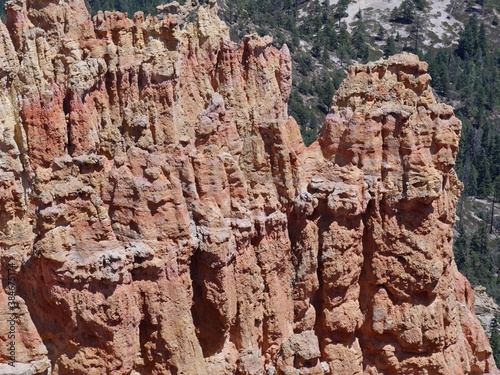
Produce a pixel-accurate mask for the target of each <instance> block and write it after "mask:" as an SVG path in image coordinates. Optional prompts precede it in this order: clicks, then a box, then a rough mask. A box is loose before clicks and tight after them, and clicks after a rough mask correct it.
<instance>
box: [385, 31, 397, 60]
mask: <svg viewBox="0 0 500 375" xmlns="http://www.w3.org/2000/svg"><path fill="white" fill-rule="evenodd" d="M395 53H396V42H395V40H394V38H393V37H392V36H390V37H388V38H387V41H386V43H385V47H384V56H385V57H389V56H392V55H394V54H395Z"/></svg>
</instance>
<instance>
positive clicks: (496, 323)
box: [490, 314, 500, 363]
mask: <svg viewBox="0 0 500 375" xmlns="http://www.w3.org/2000/svg"><path fill="white" fill-rule="evenodd" d="M499 330H500V314H495V317H494V318H493V320H492V321H491V324H490V331H491V334H490V345H491V350H492V352H493V357H494V358H495V362H496V363H500V332H499Z"/></svg>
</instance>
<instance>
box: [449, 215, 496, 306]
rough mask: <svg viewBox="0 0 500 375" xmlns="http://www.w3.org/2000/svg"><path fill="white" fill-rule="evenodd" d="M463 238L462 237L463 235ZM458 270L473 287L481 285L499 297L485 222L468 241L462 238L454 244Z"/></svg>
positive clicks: (494, 265)
mask: <svg viewBox="0 0 500 375" xmlns="http://www.w3.org/2000/svg"><path fill="white" fill-rule="evenodd" d="M463 236H464V235H463ZM454 252H455V256H456V262H457V266H458V269H459V270H460V272H462V273H463V274H464V275H465V276H466V277H467V278H468V279H469V281H470V282H471V283H472V284H474V285H482V286H484V287H485V288H486V290H487V291H488V292H489V293H490V294H492V295H493V296H496V297H499V295H498V288H497V283H496V276H495V270H496V269H497V268H498V267H497V265H496V264H495V262H494V260H493V252H492V250H491V247H490V246H489V245H488V232H487V225H486V223H485V222H481V224H480V225H479V227H478V229H477V230H476V231H475V232H474V234H473V235H472V237H471V238H470V241H467V238H466V237H465V236H464V237H463V238H462V236H461V237H459V239H458V240H457V241H455V244H454Z"/></svg>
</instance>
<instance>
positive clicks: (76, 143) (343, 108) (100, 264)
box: [0, 0, 498, 375]
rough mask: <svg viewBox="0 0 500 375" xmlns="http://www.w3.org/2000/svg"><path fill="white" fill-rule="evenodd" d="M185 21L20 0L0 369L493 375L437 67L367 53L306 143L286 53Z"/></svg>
mask: <svg viewBox="0 0 500 375" xmlns="http://www.w3.org/2000/svg"><path fill="white" fill-rule="evenodd" d="M191 18H192V17H191V16H190V12H189V9H187V8H185V7H181V6H178V5H176V4H171V5H168V6H164V7H163V8H162V9H161V14H160V16H158V17H156V18H151V17H149V16H148V17H144V15H143V14H141V13H137V14H135V16H134V17H133V19H129V18H127V16H126V15H124V14H121V13H117V12H115V13H110V12H105V13H102V12H99V13H98V14H97V16H95V17H94V19H93V20H91V18H90V16H89V15H88V13H87V11H86V9H85V6H84V2H83V0H64V1H54V0H45V1H36V2H32V1H24V0H12V1H10V2H9V3H8V21H7V23H6V25H4V24H1V23H0V266H1V278H2V283H3V288H2V289H1V290H0V318H1V323H0V330H1V331H0V341H1V342H2V343H3V344H2V348H4V347H6V345H7V344H6V343H7V341H8V340H7V333H8V329H9V327H8V325H7V323H6V322H7V319H8V317H9V316H10V314H11V313H12V311H10V310H9V308H8V294H7V264H8V263H9V262H13V263H14V264H15V267H14V268H15V280H16V287H17V289H16V303H17V307H16V311H15V312H16V314H17V320H16V335H17V336H16V358H15V360H16V366H15V370H13V369H12V368H11V367H10V366H9V364H8V363H9V358H8V354H7V352H6V351H5V350H4V351H2V352H0V373H2V374H6V373H12V371H18V372H16V373H20V374H21V373H23V374H48V373H52V374H81V375H94V374H95V375H102V374H116V375H120V374H123V375H125V374H127V375H128V374H130V375H138V374H167V375H170V374H171V375H174V374H176V375H180V374H184V375H208V374H213V375H220V374H222V375H223V374H239V375H250V374H255V375H256V374H276V375H278V374H286V375H305V374H309V375H313V374H317V375H320V374H335V375H343V374H345V375H354V374H370V375H376V374H380V375H381V374H384V375H390V374H443V375H445V374H449V375H459V374H498V371H497V369H496V367H495V364H494V361H493V357H492V354H491V348H490V345H489V343H488V339H487V337H486V335H485V333H484V331H483V330H482V328H481V326H480V324H479V322H478V320H477V319H476V317H475V316H474V312H473V305H474V297H473V292H472V289H471V288H470V285H469V283H468V282H467V280H466V279H465V278H464V277H463V276H462V275H461V274H460V273H459V272H458V271H457V268H456V265H455V263H454V261H453V252H452V247H451V241H452V228H453V223H454V218H455V205H456V202H457V199H458V196H459V194H460V191H461V184H460V182H459V181H458V179H457V177H456V174H455V172H454V170H453V166H454V162H455V157H456V155H457V147H458V141H459V137H460V128H461V124H460V121H459V120H458V119H457V118H456V117H455V116H454V114H453V110H452V108H451V107H449V106H446V105H444V104H439V103H437V102H436V100H435V98H434V96H433V94H432V90H431V88H430V86H429V81H430V76H429V75H428V74H427V64H426V63H425V62H421V61H419V60H418V58H417V56H414V55H410V54H402V55H396V56H393V57H391V58H389V59H388V60H385V61H378V62H374V63H369V64H367V65H358V66H355V67H352V68H351V69H350V71H349V74H348V77H347V78H346V80H345V81H344V83H343V84H342V86H341V87H340V89H339V91H338V92H337V94H336V96H335V98H334V100H333V105H332V107H331V110H330V113H329V115H328V116H327V119H326V123H325V125H324V128H323V131H322V133H321V135H320V137H319V139H318V140H317V142H315V143H314V144H312V145H311V146H310V147H305V146H304V144H303V142H302V139H301V137H300V132H299V127H298V125H297V123H296V122H295V120H294V119H293V118H291V117H288V115H287V112H288V108H287V102H288V96H289V94H290V89H291V77H292V66H291V58H290V53H289V51H288V49H287V47H286V46H283V48H282V49H281V50H277V49H275V48H274V47H272V40H271V39H270V38H269V37H258V36H256V35H251V36H248V37H246V38H245V40H244V41H243V42H242V44H241V46H237V45H235V44H234V43H233V42H231V41H230V38H229V31H228V28H227V27H226V25H225V24H224V23H223V22H221V21H220V20H219V18H218V17H217V8H216V6H215V5H214V3H213V2H212V3H211V4H210V5H208V6H207V7H199V8H198V9H197V17H195V18H194V21H189V20H190V19H191ZM188 21H189V22H188ZM4 344H5V345H4ZM8 371H11V372H8Z"/></svg>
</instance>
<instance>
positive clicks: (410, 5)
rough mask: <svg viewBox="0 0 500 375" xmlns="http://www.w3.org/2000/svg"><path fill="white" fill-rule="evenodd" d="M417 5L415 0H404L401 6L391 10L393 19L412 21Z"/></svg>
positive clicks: (403, 21) (401, 21)
mask: <svg viewBox="0 0 500 375" xmlns="http://www.w3.org/2000/svg"><path fill="white" fill-rule="evenodd" d="M416 10H417V8H416V6H415V3H414V2H413V0H403V2H402V3H401V5H400V6H399V7H396V8H394V9H393V10H392V12H391V21H395V22H400V23H412V22H413V20H414V19H415V16H416Z"/></svg>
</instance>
